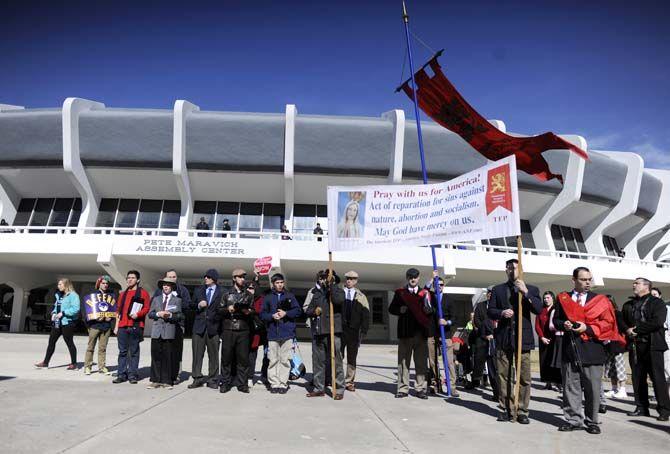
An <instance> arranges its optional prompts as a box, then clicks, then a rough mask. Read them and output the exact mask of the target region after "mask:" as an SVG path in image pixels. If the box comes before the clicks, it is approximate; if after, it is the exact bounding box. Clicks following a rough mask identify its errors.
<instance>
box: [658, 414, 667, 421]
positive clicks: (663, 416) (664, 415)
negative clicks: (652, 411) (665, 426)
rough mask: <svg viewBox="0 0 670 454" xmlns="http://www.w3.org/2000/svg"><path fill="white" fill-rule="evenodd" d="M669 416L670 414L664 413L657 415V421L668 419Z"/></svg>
mask: <svg viewBox="0 0 670 454" xmlns="http://www.w3.org/2000/svg"><path fill="white" fill-rule="evenodd" d="M668 417H670V414H668V413H662V414H660V415H658V416H657V417H656V421H667V420H668Z"/></svg>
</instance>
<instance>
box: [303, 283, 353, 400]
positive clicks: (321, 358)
mask: <svg viewBox="0 0 670 454" xmlns="http://www.w3.org/2000/svg"><path fill="white" fill-rule="evenodd" d="M328 277H329V273H328V271H327V270H322V271H319V272H318V273H316V285H315V286H314V287H312V288H311V289H310V290H309V292H308V294H307V298H306V300H307V299H308V300H309V304H308V305H307V309H306V310H305V315H307V317H309V319H310V329H311V331H312V367H313V369H314V372H313V380H312V384H313V386H314V388H313V390H312V391H310V392H308V393H307V397H322V396H325V389H326V370H327V364H328V363H329V362H330V360H331V359H330V351H331V350H330V349H331V348H333V349H334V351H335V380H336V383H335V385H336V394H335V396H334V399H335V400H342V399H343V398H344V370H343V367H342V339H341V337H342V305H343V303H344V291H343V290H342V288H341V287H338V286H337V284H339V282H340V279H339V277H337V274H335V272H333V275H332V279H330V280H329V279H328ZM331 302H332V304H333V317H334V318H333V327H334V328H335V329H334V331H335V332H334V337H335V345H330V304H331ZM331 373H332V372H331Z"/></svg>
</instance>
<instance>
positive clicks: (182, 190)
mask: <svg viewBox="0 0 670 454" xmlns="http://www.w3.org/2000/svg"><path fill="white" fill-rule="evenodd" d="M199 110H200V107H198V106H196V105H195V104H192V103H190V102H188V101H184V100H177V101H175V103H174V120H173V121H174V123H173V128H172V174H173V175H174V177H175V181H176V183H177V190H178V191H179V198H180V201H181V211H180V214H179V230H187V229H188V228H189V226H190V225H191V218H192V217H193V196H192V195H191V182H190V180H189V178H188V168H187V166H186V117H187V115H188V114H190V113H191V112H197V111H199Z"/></svg>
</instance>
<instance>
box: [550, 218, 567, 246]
mask: <svg viewBox="0 0 670 454" xmlns="http://www.w3.org/2000/svg"><path fill="white" fill-rule="evenodd" d="M551 238H552V239H553V240H554V248H555V249H556V250H557V251H566V250H567V249H566V248H565V243H564V242H563V235H562V234H561V228H560V227H559V226H557V225H556V224H552V225H551Z"/></svg>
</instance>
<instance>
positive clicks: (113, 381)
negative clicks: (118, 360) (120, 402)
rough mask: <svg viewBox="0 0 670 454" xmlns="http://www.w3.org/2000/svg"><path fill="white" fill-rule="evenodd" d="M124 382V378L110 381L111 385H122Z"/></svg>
mask: <svg viewBox="0 0 670 454" xmlns="http://www.w3.org/2000/svg"><path fill="white" fill-rule="evenodd" d="M124 381H126V379H125V378H123V377H116V378H115V379H114V380H112V383H115V384H119V383H123V382H124Z"/></svg>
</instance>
